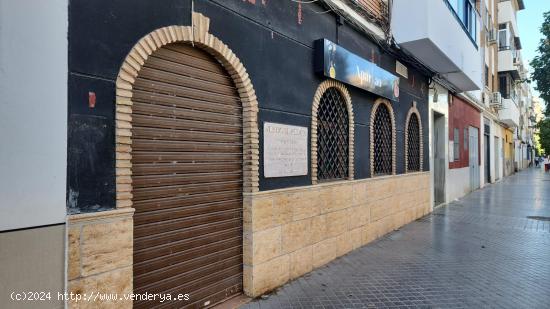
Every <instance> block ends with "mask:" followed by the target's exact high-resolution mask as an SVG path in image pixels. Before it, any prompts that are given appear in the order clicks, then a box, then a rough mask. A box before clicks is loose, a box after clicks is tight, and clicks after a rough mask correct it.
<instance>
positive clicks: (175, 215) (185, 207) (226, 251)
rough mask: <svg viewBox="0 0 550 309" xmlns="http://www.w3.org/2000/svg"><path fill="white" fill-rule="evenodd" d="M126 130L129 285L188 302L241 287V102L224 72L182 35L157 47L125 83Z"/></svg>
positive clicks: (217, 297)
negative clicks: (128, 94)
mask: <svg viewBox="0 0 550 309" xmlns="http://www.w3.org/2000/svg"><path fill="white" fill-rule="evenodd" d="M131 138H132V144H131V148H132V152H131V154H132V156H131V166H132V175H131V179H132V196H133V197H132V204H133V207H134V208H135V214H134V255H133V258H134V267H133V269H134V270H133V277H134V278H133V284H134V293H136V294H142V293H146V292H147V293H151V294H155V293H160V294H167V293H170V294H172V295H173V296H174V295H177V294H188V295H189V298H190V300H189V301H186V302H182V303H181V305H190V306H191V307H204V306H209V305H212V304H215V303H217V302H220V301H223V300H224V299H227V298H229V297H232V296H234V295H238V294H240V293H241V291H242V289H243V286H242V285H243V278H242V269H243V266H242V264H243V263H242V253H243V249H242V245H243V240H242V235H243V231H242V229H243V224H242V205H243V202H242V192H243V111H242V104H241V99H240V97H239V93H238V91H237V88H236V86H235V84H234V82H233V80H232V78H231V76H230V75H229V74H228V73H227V71H226V70H225V69H224V67H223V66H222V65H221V64H220V63H219V62H218V61H217V60H216V59H215V58H214V57H213V56H211V55H210V54H208V53H206V52H204V51H202V50H201V49H198V48H195V47H193V46H191V45H190V44H186V43H172V44H167V45H164V46H162V47H160V48H159V49H157V50H155V51H154V52H152V54H151V55H150V56H149V57H148V58H147V60H145V62H144V65H143V66H142V67H141V69H140V70H139V71H138V73H137V77H136V78H135V82H134V84H133V89H132V128H131ZM153 304H158V305H161V303H160V302H158V301H157V302H144V301H135V302H134V306H135V307H137V308H141V307H147V308H150V307H151V306H152V305H153ZM173 304H174V303H172V305H173ZM164 305H166V303H165V304H164Z"/></svg>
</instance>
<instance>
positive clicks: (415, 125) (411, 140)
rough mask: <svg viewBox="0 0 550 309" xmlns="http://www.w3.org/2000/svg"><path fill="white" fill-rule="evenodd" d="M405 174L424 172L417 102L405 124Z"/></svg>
mask: <svg viewBox="0 0 550 309" xmlns="http://www.w3.org/2000/svg"><path fill="white" fill-rule="evenodd" d="M405 125H406V126H405V172H407V173H408V172H420V171H422V150H423V149H422V148H423V145H422V126H421V122H420V113H419V112H418V110H417V109H416V102H413V107H412V108H411V110H410V111H409V113H408V115H407V121H406V123H405Z"/></svg>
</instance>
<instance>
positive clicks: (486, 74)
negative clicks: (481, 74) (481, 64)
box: [485, 65, 489, 87]
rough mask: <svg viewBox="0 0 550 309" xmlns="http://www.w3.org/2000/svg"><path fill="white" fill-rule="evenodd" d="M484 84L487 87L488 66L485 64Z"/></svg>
mask: <svg viewBox="0 0 550 309" xmlns="http://www.w3.org/2000/svg"><path fill="white" fill-rule="evenodd" d="M485 86H486V87H489V66H488V65H485Z"/></svg>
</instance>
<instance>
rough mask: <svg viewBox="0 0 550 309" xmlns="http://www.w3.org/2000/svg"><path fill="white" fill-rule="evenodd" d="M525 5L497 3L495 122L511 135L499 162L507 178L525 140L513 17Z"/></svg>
mask: <svg viewBox="0 0 550 309" xmlns="http://www.w3.org/2000/svg"><path fill="white" fill-rule="evenodd" d="M524 8H525V5H524V3H523V1H522V0H499V2H498V79H499V92H500V94H501V98H502V105H501V107H500V109H499V119H500V121H501V123H502V124H503V125H504V127H505V128H506V130H507V131H509V132H511V134H508V133H507V135H506V136H511V138H508V141H507V142H506V146H505V147H508V148H509V149H507V151H505V153H506V154H508V156H505V160H504V162H503V164H504V165H503V168H504V175H505V176H507V175H510V174H512V173H514V172H515V171H517V170H518V169H520V168H521V167H523V165H524V164H523V154H524V153H525V151H524V149H523V148H524V146H523V145H525V141H523V140H522V136H521V132H522V126H523V125H524V123H523V122H520V120H521V119H522V118H523V114H524V113H525V104H526V102H527V101H528V100H529V101H530V99H529V98H528V96H529V91H528V88H529V86H528V85H527V83H526V82H525V79H526V74H527V73H526V71H525V67H524V64H523V59H522V56H521V39H520V37H519V30H518V25H517V14H518V12H519V11H521V10H523V9H524Z"/></svg>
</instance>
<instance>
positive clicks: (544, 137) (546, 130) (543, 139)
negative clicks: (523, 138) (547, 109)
mask: <svg viewBox="0 0 550 309" xmlns="http://www.w3.org/2000/svg"><path fill="white" fill-rule="evenodd" d="M537 128H538V129H539V142H540V147H541V148H542V150H543V151H544V153H545V154H550V118H546V119H543V120H541V121H539V122H538V123H537Z"/></svg>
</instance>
